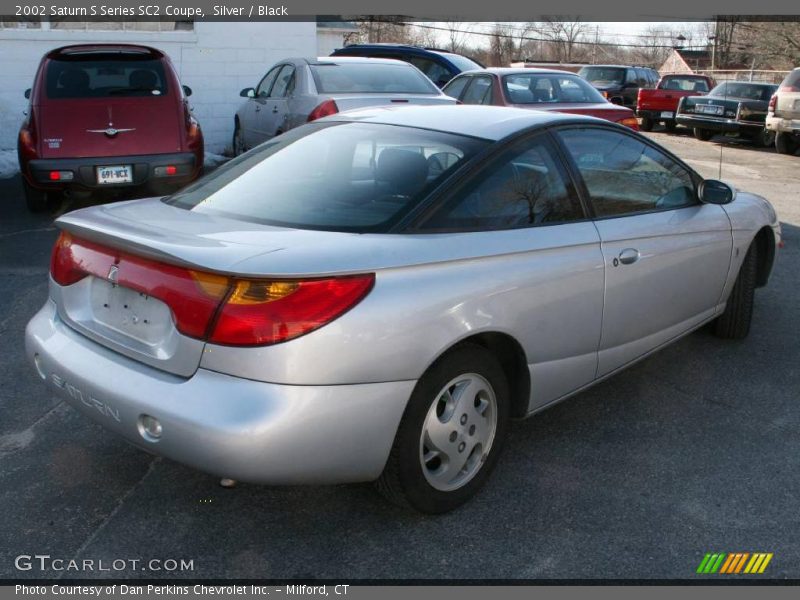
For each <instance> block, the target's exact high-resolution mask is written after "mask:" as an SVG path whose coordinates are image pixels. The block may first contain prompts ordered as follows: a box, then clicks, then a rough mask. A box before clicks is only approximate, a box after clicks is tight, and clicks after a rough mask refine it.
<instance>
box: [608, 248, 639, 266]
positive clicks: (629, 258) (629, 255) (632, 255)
mask: <svg viewBox="0 0 800 600" xmlns="http://www.w3.org/2000/svg"><path fill="white" fill-rule="evenodd" d="M639 256H640V255H639V251H638V250H637V249H636V248H625V249H624V250H623V251H622V252H620V253H619V262H620V263H622V264H623V265H632V264H633V263H635V262H636V261H637V260H639ZM614 263H615V264H614V266H615V267H616V266H617V264H616V263H617V259H614Z"/></svg>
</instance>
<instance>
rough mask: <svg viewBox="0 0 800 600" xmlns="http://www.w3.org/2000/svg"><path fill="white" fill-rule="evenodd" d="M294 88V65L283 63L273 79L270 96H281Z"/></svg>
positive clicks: (286, 94)
mask: <svg viewBox="0 0 800 600" xmlns="http://www.w3.org/2000/svg"><path fill="white" fill-rule="evenodd" d="M293 88H294V67H293V66H291V65H284V66H283V68H282V69H281V71H280V73H279V74H278V76H277V78H276V79H275V85H274V86H272V91H271V92H270V94H269V97H270V98H283V97H284V96H288V95H289V93H290V92H291V90H292V89H293Z"/></svg>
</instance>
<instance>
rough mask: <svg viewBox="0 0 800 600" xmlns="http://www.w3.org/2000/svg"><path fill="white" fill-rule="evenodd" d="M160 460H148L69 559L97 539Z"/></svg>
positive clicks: (74, 557) (63, 574) (74, 558)
mask: <svg viewBox="0 0 800 600" xmlns="http://www.w3.org/2000/svg"><path fill="white" fill-rule="evenodd" d="M160 462H161V458H160V457H155V458H154V459H153V460H152V461H150V464H149V465H148V467H147V470H146V471H145V472H144V475H142V476H141V477H140V478H139V480H138V481H137V482H136V483H134V484H133V485H132V486H131V487H130V488H129V489H128V491H127V492H125V493H124V494H123V495H122V497H121V498H120V499H119V500H118V501H117V505H116V506H115V507H114V508H113V510H112V511H111V512H110V513H108V516H107V517H106V518H105V519H103V521H102V522H101V523H100V524H99V525H98V526H97V527H96V528H95V530H94V531H93V532H92V533H91V534H90V535H89V537H88V538H86V540H84V542H83V544H81V545H80V547H79V548H78V549H77V550H76V551H75V554H74V555H73V556H72V559H71V560H74V561H77V560H78V558H79V557H80V556H81V555H82V554H83V552H84V551H85V550H86V548H88V547H89V546H90V545H91V544H92V542H94V540H95V539H97V536H99V535H100V534H101V533H102V532H103V530H104V529H105V528H106V526H107V525H108V524H109V523H110V522H111V521H112V520H113V519H114V517H115V516H116V515H117V513H118V512H119V511H120V509H121V508H122V507H123V506H124V505H125V502H126V501H127V500H128V498H130V497H131V495H133V493H134V492H135V491H136V490H137V489H139V487H140V486H141V485H142V483H144V480H145V479H147V478H148V477H149V476H150V473H152V472H153V471H154V470H155V468H156V465H157V464H158V463H160ZM66 575H67V571H66V570H65V571H63V572H62V573H61V575H60V576H59V577H58V579H63V578H64V577H65V576H66Z"/></svg>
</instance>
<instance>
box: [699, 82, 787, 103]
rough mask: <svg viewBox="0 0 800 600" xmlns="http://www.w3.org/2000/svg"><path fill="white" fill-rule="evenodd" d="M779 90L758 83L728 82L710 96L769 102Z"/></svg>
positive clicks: (720, 85) (714, 90)
mask: <svg viewBox="0 0 800 600" xmlns="http://www.w3.org/2000/svg"><path fill="white" fill-rule="evenodd" d="M777 89H778V86H777V85H766V84H762V85H759V84H756V83H738V82H735V81H728V82H725V83H720V84H719V85H718V86H717V87H715V88H714V89H713V90H711V92H710V93H709V95H710V96H723V97H725V96H729V97H731V98H742V99H744V100H762V101H764V102H767V101H769V99H770V98H771V97H772V94H774V93H775V91H776V90H777Z"/></svg>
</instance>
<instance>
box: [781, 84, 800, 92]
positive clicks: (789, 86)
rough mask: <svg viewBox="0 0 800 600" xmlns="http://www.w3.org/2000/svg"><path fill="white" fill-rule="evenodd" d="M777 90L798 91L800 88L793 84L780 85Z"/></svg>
mask: <svg viewBox="0 0 800 600" xmlns="http://www.w3.org/2000/svg"><path fill="white" fill-rule="evenodd" d="M778 91H779V92H800V88H798V87H797V86H794V85H782V86H781V87H779V88H778Z"/></svg>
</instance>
